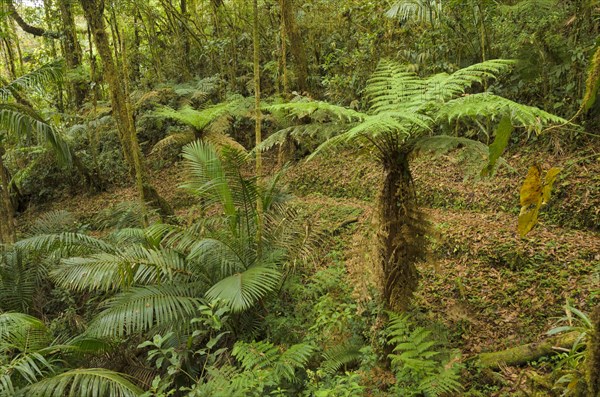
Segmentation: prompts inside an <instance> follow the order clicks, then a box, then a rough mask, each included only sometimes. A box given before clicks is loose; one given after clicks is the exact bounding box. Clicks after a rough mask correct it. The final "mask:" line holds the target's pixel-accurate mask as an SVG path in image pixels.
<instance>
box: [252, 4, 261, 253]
mask: <svg viewBox="0 0 600 397" xmlns="http://www.w3.org/2000/svg"><path fill="white" fill-rule="evenodd" d="M252 6H253V17H254V21H253V29H252V42H253V47H254V117H255V119H256V123H255V130H254V133H255V134H254V135H255V144H256V146H257V147H258V145H260V143H261V141H262V131H261V122H262V113H261V111H260V42H259V36H258V0H254V1H253V3H252ZM261 177H262V155H261V152H260V150H256V178H257V179H258V184H259V186H260V183H261ZM256 214H257V218H258V219H257V225H256V240H257V243H258V255H259V256H260V253H261V247H262V224H263V208H262V200H261V195H260V194H259V195H257V198H256Z"/></svg>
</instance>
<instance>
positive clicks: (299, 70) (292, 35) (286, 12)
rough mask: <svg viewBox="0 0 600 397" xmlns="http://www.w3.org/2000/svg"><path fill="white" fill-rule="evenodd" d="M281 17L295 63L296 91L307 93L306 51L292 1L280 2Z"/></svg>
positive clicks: (284, 0)
mask: <svg viewBox="0 0 600 397" xmlns="http://www.w3.org/2000/svg"><path fill="white" fill-rule="evenodd" d="M280 4H281V17H282V19H283V24H284V26H285V30H286V33H287V36H288V37H289V39H290V44H291V45H290V52H291V53H292V55H293V56H294V60H295V62H296V65H295V66H296V77H297V78H298V89H299V90H300V92H301V93H304V92H307V91H309V89H310V87H309V84H308V60H307V58H306V49H305V48H304V40H303V39H302V35H301V34H300V29H298V25H297V24H296V16H295V12H294V2H293V0H282V1H281V3H280Z"/></svg>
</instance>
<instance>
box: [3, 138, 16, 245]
mask: <svg viewBox="0 0 600 397" xmlns="http://www.w3.org/2000/svg"><path fill="white" fill-rule="evenodd" d="M3 156H4V147H3V146H0V195H1V196H2V208H1V211H0V213H1V214H2V217H1V218H0V222H2V225H1V229H2V230H1V231H0V243H14V242H15V240H16V232H15V219H14V210H13V207H12V203H11V201H10V190H9V188H8V186H9V184H10V178H9V175H8V172H7V171H6V168H5V167H4V161H3V160H2V157H3Z"/></svg>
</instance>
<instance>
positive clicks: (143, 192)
mask: <svg viewBox="0 0 600 397" xmlns="http://www.w3.org/2000/svg"><path fill="white" fill-rule="evenodd" d="M80 2H81V6H82V7H83V11H84V14H85V18H86V20H87V21H88V24H89V26H90V27H91V29H92V33H93V37H94V42H95V44H96V50H97V51H98V54H99V55H100V59H101V60H102V64H103V66H104V77H105V79H106V81H107V82H108V86H109V89H110V97H111V104H112V109H113V117H114V118H115V120H116V122H117V130H118V134H119V139H120V141H121V145H122V147H123V154H124V156H125V160H126V161H127V163H128V164H129V166H130V170H131V172H132V176H133V179H134V180H135V185H136V188H137V190H138V195H139V199H140V203H141V205H142V206H143V207H145V200H146V199H148V200H149V201H150V202H151V203H152V204H154V205H156V206H157V207H158V208H159V210H160V211H161V215H164V216H169V215H172V214H173V210H172V209H171V208H170V206H169V205H168V203H166V201H165V200H164V199H162V198H161V197H160V196H159V195H158V193H157V192H156V190H155V189H154V187H152V186H151V185H150V184H149V183H148V181H147V177H146V173H145V169H144V165H143V162H142V161H143V160H142V153H141V150H140V146H139V143H138V139H137V134H136V131H135V125H134V122H133V116H132V114H131V111H130V109H129V106H128V104H127V100H128V99H127V96H126V92H125V88H124V85H123V81H124V79H125V76H123V73H122V71H121V70H120V69H119V68H117V66H116V64H115V62H114V60H113V56H112V52H111V50H110V45H109V41H108V36H107V34H106V30H105V27H104V20H103V13H104V0H80Z"/></svg>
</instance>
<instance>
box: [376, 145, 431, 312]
mask: <svg viewBox="0 0 600 397" xmlns="http://www.w3.org/2000/svg"><path fill="white" fill-rule="evenodd" d="M383 166H384V172H385V180H384V186H383V191H382V193H381V196H380V198H379V200H380V201H379V216H380V219H379V222H380V229H379V250H380V263H381V271H382V274H381V282H382V291H383V298H384V300H385V303H386V304H387V306H388V307H389V308H392V309H397V310H405V309H406V308H407V306H408V304H409V302H410V299H411V297H412V295H413V292H414V291H415V289H416V288H417V285H418V280H419V274H418V272H417V268H416V267H415V263H416V262H417V261H419V260H421V259H422V258H423V257H424V256H425V253H426V251H427V240H426V239H425V231H426V225H427V222H426V221H425V218H424V216H423V213H422V212H421V211H420V210H419V208H418V205H417V198H416V192H415V187H414V184H413V179H412V175H411V172H410V168H409V164H408V153H405V152H402V151H396V152H395V153H391V154H389V155H388V156H386V157H385V158H384V159H383Z"/></svg>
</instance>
